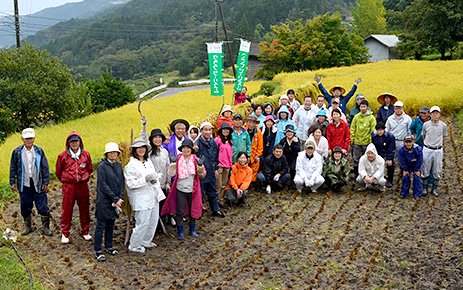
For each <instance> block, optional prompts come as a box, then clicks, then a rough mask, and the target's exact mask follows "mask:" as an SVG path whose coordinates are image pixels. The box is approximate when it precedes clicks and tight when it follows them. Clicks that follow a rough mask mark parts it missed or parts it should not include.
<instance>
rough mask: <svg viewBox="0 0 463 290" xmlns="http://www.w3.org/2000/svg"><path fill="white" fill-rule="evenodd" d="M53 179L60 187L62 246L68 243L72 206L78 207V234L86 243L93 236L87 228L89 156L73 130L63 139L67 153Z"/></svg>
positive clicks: (90, 165) (90, 162)
mask: <svg viewBox="0 0 463 290" xmlns="http://www.w3.org/2000/svg"><path fill="white" fill-rule="evenodd" d="M55 172H56V177H58V180H59V181H61V183H62V184H63V203H62V205H61V209H62V215H61V232H62V236H61V243H63V244H67V243H69V235H70V231H71V225H72V212H73V208H74V203H75V202H76V201H77V205H78V206H79V217H80V218H79V219H80V226H81V233H82V236H83V238H84V239H85V240H86V241H90V240H91V239H92V236H91V235H90V234H89V233H88V232H89V229H90V190H89V188H88V181H89V179H90V175H91V174H92V172H93V164H92V158H91V157H90V153H88V151H86V150H84V143H83V142H82V138H81V137H80V135H79V134H78V133H77V132H76V131H72V132H71V133H70V134H69V135H68V137H67V138H66V150H65V151H63V152H62V153H61V154H60V155H59V156H58V160H57V161H56V171H55Z"/></svg>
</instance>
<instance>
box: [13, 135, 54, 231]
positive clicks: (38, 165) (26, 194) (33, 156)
mask: <svg viewBox="0 0 463 290" xmlns="http://www.w3.org/2000/svg"><path fill="white" fill-rule="evenodd" d="M21 140H22V142H23V145H21V146H19V147H17V148H16V149H14V150H13V153H12V154H11V163H10V186H11V190H12V191H13V192H18V191H19V197H20V200H21V216H22V217H23V218H24V231H23V232H22V233H21V235H27V234H29V233H31V232H32V231H33V228H32V208H33V206H34V202H35V207H36V208H37V212H38V213H39V215H41V216H42V230H41V231H42V233H43V234H44V235H46V236H51V235H52V232H51V231H50V209H49V207H48V199H47V192H48V185H49V184H50V170H49V167H48V160H47V157H46V156H45V152H43V149H42V148H40V147H39V146H37V145H34V142H35V131H34V129H32V128H27V129H24V130H23V131H22V135H21Z"/></svg>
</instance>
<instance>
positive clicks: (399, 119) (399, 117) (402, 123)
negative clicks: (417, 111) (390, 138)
mask: <svg viewBox="0 0 463 290" xmlns="http://www.w3.org/2000/svg"><path fill="white" fill-rule="evenodd" d="M411 124H412V118H410V116H409V115H407V114H405V112H404V103H402V102H401V101H397V102H395V103H394V114H392V115H390V116H389V118H387V122H386V130H387V131H388V132H391V133H392V134H393V135H394V137H395V158H394V159H395V161H396V163H398V159H397V156H398V154H399V149H400V147H402V145H404V139H405V136H408V135H410V134H411V133H410V125H411Z"/></svg>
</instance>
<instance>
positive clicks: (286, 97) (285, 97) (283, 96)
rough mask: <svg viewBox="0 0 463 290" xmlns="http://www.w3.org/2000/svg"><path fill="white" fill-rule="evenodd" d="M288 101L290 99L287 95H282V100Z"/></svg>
mask: <svg viewBox="0 0 463 290" xmlns="http://www.w3.org/2000/svg"><path fill="white" fill-rule="evenodd" d="M283 99H287V100H289V97H288V96H287V95H281V97H280V100H283Z"/></svg>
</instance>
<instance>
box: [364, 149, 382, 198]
mask: <svg viewBox="0 0 463 290" xmlns="http://www.w3.org/2000/svg"><path fill="white" fill-rule="evenodd" d="M358 170H359V175H358V176H357V182H358V183H359V185H360V187H359V190H365V189H367V188H369V187H370V186H373V185H377V186H379V189H380V190H381V191H383V192H384V191H385V189H386V188H385V185H386V179H385V178H384V159H383V158H382V157H381V156H379V155H378V152H377V151H376V147H375V145H374V144H373V143H370V144H369V145H368V146H367V150H366V153H365V155H363V156H362V157H360V161H359V169H358Z"/></svg>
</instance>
